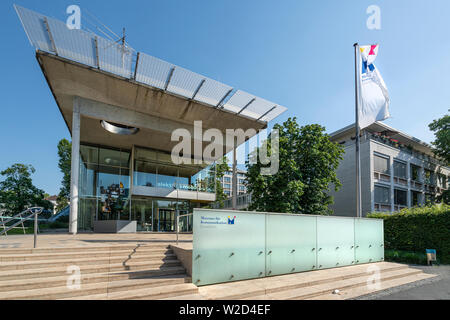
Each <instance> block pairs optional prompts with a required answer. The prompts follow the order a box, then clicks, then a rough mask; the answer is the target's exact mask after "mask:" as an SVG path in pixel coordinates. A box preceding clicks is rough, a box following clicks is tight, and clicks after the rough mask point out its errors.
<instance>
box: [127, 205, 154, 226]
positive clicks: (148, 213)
mask: <svg viewBox="0 0 450 320" xmlns="http://www.w3.org/2000/svg"><path fill="white" fill-rule="evenodd" d="M131 204H132V213H131V220H136V225H137V231H153V228H154V226H153V223H152V222H153V208H152V201H151V200H147V199H132V201H131Z"/></svg>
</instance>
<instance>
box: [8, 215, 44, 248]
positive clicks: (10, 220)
mask: <svg viewBox="0 0 450 320" xmlns="http://www.w3.org/2000/svg"><path fill="white" fill-rule="evenodd" d="M43 210H44V208H42V207H32V208H28V209H26V210H24V211H22V212H20V213H18V214H16V215H14V216H12V217H8V219H7V220H4V218H3V216H1V221H0V227H3V230H2V231H0V236H1V235H3V234H4V235H5V236H7V235H8V231H10V230H12V229H15V228H16V227H17V226H18V225H20V224H21V225H22V230H23V234H26V232H25V226H24V224H23V223H24V221H27V220H31V219H32V218H34V248H36V244H37V233H38V215H39V214H40V213H41V212H42V211H43ZM16 220H18V221H16ZM14 221H16V222H14ZM9 223H11V225H8V224H9Z"/></svg>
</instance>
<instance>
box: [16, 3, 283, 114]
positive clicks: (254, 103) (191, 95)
mask: <svg viewBox="0 0 450 320" xmlns="http://www.w3.org/2000/svg"><path fill="white" fill-rule="evenodd" d="M15 8H16V11H17V14H18V15H19V18H20V20H21V22H22V25H23V27H24V29H25V32H26V33H27V36H28V39H29V40H30V43H31V44H32V45H33V46H34V47H35V48H36V49H37V50H40V51H44V52H47V53H51V54H55V55H57V56H60V57H63V58H66V59H69V60H72V61H75V62H78V63H81V64H84V65H87V66H90V67H94V68H98V69H100V70H103V71H106V72H109V73H112V74H115V75H119V76H121V77H124V78H128V79H133V80H135V81H137V82H140V83H143V84H146V85H149V86H152V87H155V88H158V89H161V90H165V91H167V92H170V93H173V94H176V95H179V96H182V97H185V98H187V99H192V100H194V101H198V102H202V103H204V104H207V105H209V106H211V107H214V108H222V109H225V110H227V111H230V112H234V113H236V114H239V115H242V116H245V117H249V118H252V119H255V120H260V121H270V120H272V119H274V118H276V117H277V116H279V115H280V114H281V113H283V112H284V111H286V110H287V109H286V108H285V107H282V106H279V105H277V104H275V103H272V102H270V101H267V100H264V99H262V98H259V97H256V96H254V95H252V94H249V93H247V92H244V91H241V90H235V89H233V88H232V87H230V86H228V85H225V84H223V83H220V82H218V81H215V80H212V79H209V78H207V77H204V76H202V75H200V74H197V73H195V72H192V71H190V70H187V69H184V68H182V67H179V66H176V65H174V64H171V63H169V62H166V61H164V60H161V59H158V58H155V57H152V56H150V55H147V54H145V53H142V52H139V53H138V52H136V51H135V50H133V49H132V48H130V47H128V46H127V45H122V44H121V43H118V42H114V41H111V40H108V39H105V38H103V37H100V36H98V35H96V34H94V33H91V32H86V31H84V30H78V29H73V30H71V29H69V28H68V27H67V25H66V24H65V23H64V22H62V21H60V20H57V19H53V18H50V17H46V16H44V15H42V14H39V13H37V12H34V11H32V10H29V9H26V8H23V7H19V6H15Z"/></svg>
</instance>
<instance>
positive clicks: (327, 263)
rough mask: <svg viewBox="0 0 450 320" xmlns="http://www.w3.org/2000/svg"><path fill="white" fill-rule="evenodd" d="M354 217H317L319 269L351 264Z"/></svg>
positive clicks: (352, 260)
mask: <svg viewBox="0 0 450 320" xmlns="http://www.w3.org/2000/svg"><path fill="white" fill-rule="evenodd" d="M354 237H355V233H354V219H353V218H344V217H317V246H318V248H317V264H318V268H319V269H323V268H333V267H340V266H345V265H351V264H353V263H354V260H355V249H354V244H355V243H354V241H355V240H354Z"/></svg>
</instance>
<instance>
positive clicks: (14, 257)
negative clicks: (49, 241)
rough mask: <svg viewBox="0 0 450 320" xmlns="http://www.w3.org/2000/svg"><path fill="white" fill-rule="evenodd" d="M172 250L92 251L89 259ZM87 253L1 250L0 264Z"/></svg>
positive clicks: (161, 253) (84, 254)
mask: <svg viewBox="0 0 450 320" xmlns="http://www.w3.org/2000/svg"><path fill="white" fill-rule="evenodd" d="M172 253H173V250H172V249H167V248H143V247H141V248H139V249H137V250H136V252H134V250H132V249H129V250H112V251H109V250H103V251H90V252H89V257H91V258H102V257H122V256H123V257H125V256H128V255H133V256H134V255H136V256H140V255H149V254H152V255H164V254H172ZM85 257H86V252H56V253H22V254H6V255H1V250H0V262H2V263H3V262H20V261H34V260H46V259H51V260H56V259H61V260H64V259H68V258H70V259H74V258H85Z"/></svg>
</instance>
